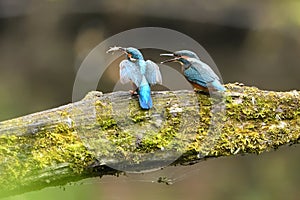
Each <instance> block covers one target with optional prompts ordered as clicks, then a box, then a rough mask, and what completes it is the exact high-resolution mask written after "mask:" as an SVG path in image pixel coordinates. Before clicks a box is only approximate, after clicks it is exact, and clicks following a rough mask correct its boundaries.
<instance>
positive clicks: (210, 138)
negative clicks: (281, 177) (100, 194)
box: [0, 84, 300, 197]
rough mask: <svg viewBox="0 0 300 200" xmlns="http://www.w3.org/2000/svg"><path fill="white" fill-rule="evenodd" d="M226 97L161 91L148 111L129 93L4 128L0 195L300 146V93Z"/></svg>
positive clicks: (247, 91) (239, 92) (244, 91)
mask: <svg viewBox="0 0 300 200" xmlns="http://www.w3.org/2000/svg"><path fill="white" fill-rule="evenodd" d="M226 87H227V88H228V91H227V92H226V93H225V95H224V96H220V95H219V94H213V95H212V97H209V96H207V95H204V94H198V93H194V92H193V91H165V92H153V103H154V108H153V109H151V110H149V111H143V110H140V108H139V106H138V102H137V99H136V97H131V96H130V95H129V93H128V92H115V93H110V94H102V93H100V92H90V93H89V94H88V95H87V96H86V97H85V98H84V99H83V100H81V101H79V102H75V103H71V104H68V105H65V106H61V107H59V108H54V109H51V110H46V111H43V112H39V113H34V114H31V115H27V116H24V117H20V118H16V119H12V120H8V121H4V122H1V123H0V158H1V164H0V185H1V187H0V196H2V197H3V196H8V195H12V194H19V193H23V192H28V191H34V190H37V189H41V188H45V187H48V186H57V185H64V184H66V183H68V182H72V181H78V180H82V179H84V178H88V177H95V176H102V175H118V174H119V173H121V171H122V170H125V171H143V170H151V169H155V168H160V167H164V166H167V165H168V164H172V165H178V164H182V165H187V164H194V163H197V162H199V161H200V160H203V159H206V158H209V157H219V156H231V155H235V154H246V153H256V154H259V153H262V152H267V151H270V150H272V149H277V148H278V147H279V146H282V145H292V144H296V143H299V138H300V132H299V129H300V117H299V115H300V105H299V102H300V93H299V92H297V91H291V92H273V91H262V90H259V89H257V88H254V87H246V86H242V85H239V84H228V85H227V86H226Z"/></svg>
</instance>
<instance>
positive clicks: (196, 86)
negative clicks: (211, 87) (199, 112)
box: [189, 81, 208, 92]
mask: <svg viewBox="0 0 300 200" xmlns="http://www.w3.org/2000/svg"><path fill="white" fill-rule="evenodd" d="M189 82H190V83H191V84H192V86H193V87H194V88H196V89H198V90H202V91H205V92H208V88H206V87H203V86H202V85H198V84H197V83H194V82H191V81H189Z"/></svg>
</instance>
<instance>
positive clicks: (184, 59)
mask: <svg viewBox="0 0 300 200" xmlns="http://www.w3.org/2000/svg"><path fill="white" fill-rule="evenodd" d="M160 56H171V57H173V58H171V59H168V60H165V61H163V62H161V63H167V62H179V63H180V64H181V65H186V64H189V63H190V60H191V59H197V60H200V58H199V57H198V56H197V54H196V53H194V52H192V51H189V50H180V51H175V52H174V53H170V54H160Z"/></svg>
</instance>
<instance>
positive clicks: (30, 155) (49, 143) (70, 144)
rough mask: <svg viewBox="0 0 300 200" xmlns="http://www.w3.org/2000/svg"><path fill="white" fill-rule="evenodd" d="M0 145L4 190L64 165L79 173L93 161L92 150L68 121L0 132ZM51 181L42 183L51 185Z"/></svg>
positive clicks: (2, 188)
mask: <svg viewBox="0 0 300 200" xmlns="http://www.w3.org/2000/svg"><path fill="white" fill-rule="evenodd" d="M62 121H63V120H62ZM0 146H1V147H0V159H1V161H2V164H1V169H0V171H1V172H0V173H1V185H2V186H1V190H4V191H5V190H7V191H9V190H13V189H14V188H17V187H20V186H21V185H26V182H27V181H30V180H29V179H28V178H29V177H31V176H32V175H34V174H36V173H38V171H40V170H42V171H45V170H46V169H47V170H49V169H51V167H54V166H57V165H61V164H63V165H66V167H67V168H68V169H69V170H71V171H73V172H74V173H77V174H80V173H82V172H83V170H84V169H85V168H86V167H87V166H88V165H89V164H91V162H92V161H93V157H92V155H91V153H90V152H88V151H87V150H86V148H85V147H84V146H83V144H82V143H81V141H80V139H79V138H78V137H77V134H76V131H75V129H74V128H73V127H72V125H70V124H68V123H67V124H66V123H58V124H56V125H51V126H50V125H49V126H47V125H45V126H43V127H40V128H39V130H38V131H37V132H36V133H35V134H31V135H24V136H19V137H15V136H5V135H2V136H1V137H0ZM47 170H46V171H47ZM57 178H59V177H57ZM51 181H55V180H51ZM51 181H50V180H47V181H46V180H45V182H44V183H45V184H51Z"/></svg>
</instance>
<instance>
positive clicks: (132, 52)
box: [123, 47, 144, 62]
mask: <svg viewBox="0 0 300 200" xmlns="http://www.w3.org/2000/svg"><path fill="white" fill-rule="evenodd" d="M123 51H124V53H126V56H127V59H128V60H130V61H132V62H136V61H137V60H143V59H144V57H143V54H142V53H141V52H140V51H139V50H138V49H136V48H133V47H128V48H123Z"/></svg>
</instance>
